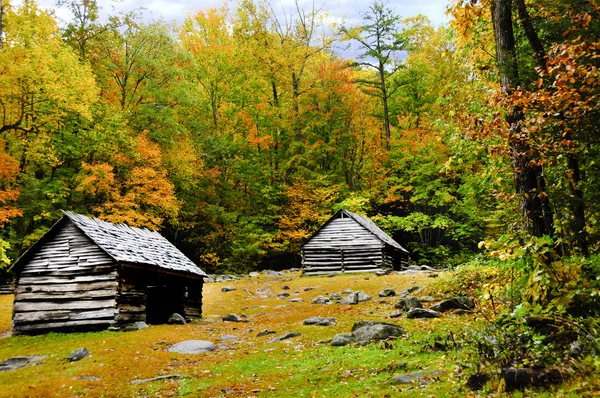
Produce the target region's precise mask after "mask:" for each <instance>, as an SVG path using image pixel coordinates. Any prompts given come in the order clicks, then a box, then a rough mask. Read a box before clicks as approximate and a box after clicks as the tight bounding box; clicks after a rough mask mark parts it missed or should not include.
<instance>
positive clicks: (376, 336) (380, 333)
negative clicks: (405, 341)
mask: <svg viewBox="0 0 600 398" xmlns="http://www.w3.org/2000/svg"><path fill="white" fill-rule="evenodd" d="M352 334H353V335H354V339H355V340H356V341H359V342H361V343H369V342H371V341H381V340H387V339H389V338H391V337H400V336H404V335H405V334H406V332H405V331H404V329H402V328H401V327H399V326H396V325H389V324H382V323H379V324H376V325H372V326H363V327H362V328H359V329H357V330H355V331H354V332H352Z"/></svg>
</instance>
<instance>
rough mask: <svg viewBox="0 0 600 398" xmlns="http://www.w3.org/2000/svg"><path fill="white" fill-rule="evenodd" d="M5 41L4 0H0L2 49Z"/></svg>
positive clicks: (0, 39) (0, 43) (0, 48)
mask: <svg viewBox="0 0 600 398" xmlns="http://www.w3.org/2000/svg"><path fill="white" fill-rule="evenodd" d="M3 43H4V0H0V50H2V47H3Z"/></svg>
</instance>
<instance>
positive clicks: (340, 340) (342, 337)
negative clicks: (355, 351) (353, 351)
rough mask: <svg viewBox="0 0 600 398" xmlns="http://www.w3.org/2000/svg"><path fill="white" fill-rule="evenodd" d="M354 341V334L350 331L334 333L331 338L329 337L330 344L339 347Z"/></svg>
mask: <svg viewBox="0 0 600 398" xmlns="http://www.w3.org/2000/svg"><path fill="white" fill-rule="evenodd" d="M353 342H354V335H353V334H352V333H340V334H336V335H335V336H334V337H333V339H331V343H330V344H331V345H332V346H333V347H341V346H344V345H348V344H351V343H353Z"/></svg>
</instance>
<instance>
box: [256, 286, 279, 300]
mask: <svg viewBox="0 0 600 398" xmlns="http://www.w3.org/2000/svg"><path fill="white" fill-rule="evenodd" d="M256 294H257V295H258V297H259V298H269V297H273V296H275V293H273V291H272V290H271V289H269V288H268V287H267V288H263V289H256Z"/></svg>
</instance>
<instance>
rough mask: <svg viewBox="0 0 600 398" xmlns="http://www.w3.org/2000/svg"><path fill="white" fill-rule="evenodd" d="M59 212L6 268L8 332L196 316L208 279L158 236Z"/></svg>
mask: <svg viewBox="0 0 600 398" xmlns="http://www.w3.org/2000/svg"><path fill="white" fill-rule="evenodd" d="M63 213H64V216H63V217H62V218H61V219H60V220H59V221H58V222H57V223H56V224H54V225H53V226H52V228H50V230H49V231H48V232H47V233H46V234H45V235H44V236H43V237H42V238H41V239H40V240H39V241H38V242H36V243H35V244H34V245H33V246H32V247H30V248H29V249H28V250H27V251H26V252H25V253H24V254H23V255H22V256H21V257H20V258H19V259H18V260H17V261H16V262H15V263H14V264H13V266H12V269H13V270H14V271H15V273H16V274H17V280H16V285H15V298H14V306H13V332H15V333H17V334H18V333H45V332H49V331H72V330H98V329H106V328H108V327H110V326H119V325H124V324H128V323H132V322H135V321H146V322H148V323H165V322H166V321H167V320H168V318H169V316H170V315H171V314H173V313H179V314H181V315H183V316H184V317H186V318H190V317H201V316H202V287H203V283H204V277H207V274H206V273H205V272H204V271H202V270H201V269H200V268H199V267H198V266H197V265H196V264H194V263H193V262H192V261H191V260H189V259H188V258H187V257H186V256H185V255H184V254H183V253H181V252H180V251H179V250H178V249H177V248H176V247H175V246H173V245H172V244H171V243H170V242H169V241H167V240H166V239H165V238H164V237H162V236H161V235H160V234H159V233H158V232H154V231H150V230H148V229H140V228H133V227H129V226H127V225H124V224H112V223H109V222H106V221H102V220H99V219H96V218H90V217H86V216H83V215H80V214H75V213H73V212H70V211H63Z"/></svg>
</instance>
